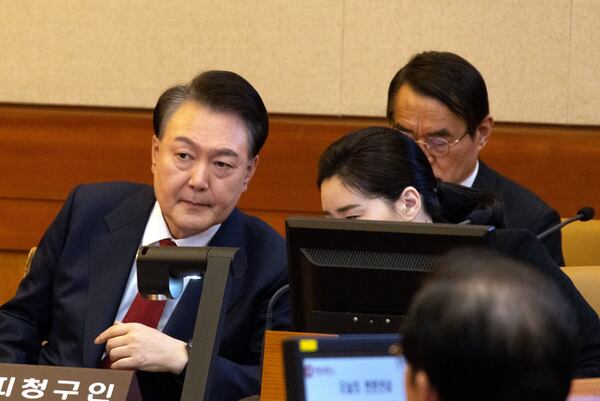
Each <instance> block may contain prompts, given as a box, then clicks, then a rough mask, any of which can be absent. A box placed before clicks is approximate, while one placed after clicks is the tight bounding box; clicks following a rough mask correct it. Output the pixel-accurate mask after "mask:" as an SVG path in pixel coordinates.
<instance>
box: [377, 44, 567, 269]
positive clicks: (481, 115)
mask: <svg viewBox="0 0 600 401" xmlns="http://www.w3.org/2000/svg"><path fill="white" fill-rule="evenodd" d="M387 118H388V120H389V123H390V125H391V126H392V127H394V128H396V129H397V130H399V131H400V132H402V133H403V134H405V135H408V136H409V137H411V138H413V139H414V140H415V141H416V142H417V143H418V144H419V145H421V148H422V149H423V151H424V152H425V154H426V155H427V158H428V159H429V162H430V163H431V167H432V168H433V172H434V174H435V176H436V177H437V178H438V179H440V180H442V181H446V182H453V183H457V184H462V185H464V186H467V187H473V188H475V189H479V190H482V191H486V192H492V193H494V194H495V195H496V196H497V199H498V200H499V201H500V202H501V203H502V205H503V207H504V211H505V218H506V226H507V227H508V228H524V229H527V230H529V231H531V232H532V233H534V234H536V235H537V234H540V233H542V232H543V231H545V230H546V229H547V228H549V227H551V226H553V225H555V224H558V223H560V217H559V215H558V213H557V212H556V211H555V210H554V209H552V208H551V207H550V206H548V205H547V204H546V203H545V202H544V201H542V200H541V199H540V198H539V197H537V196H536V195H535V194H534V193H532V192H530V191H529V190H527V189H526V188H524V187H522V186H521V185H519V184H517V183H515V182H514V181H511V180H509V179H508V178H506V177H504V176H502V175H501V174H499V173H498V172H496V171H494V170H492V169H491V168H489V167H488V166H487V165H485V164H484V163H483V162H482V161H481V160H479V152H480V151H481V149H483V147H484V146H485V145H486V143H487V141H488V139H489V137H490V134H491V132H492V128H493V125H494V120H493V118H492V116H491V115H490V113H489V104H488V96H487V89H486V86H485V81H484V80H483V77H482V76H481V74H480V73H479V71H477V69H476V68H475V67H473V65H471V64H470V63H469V62H468V61H466V60H465V59H463V58H462V57H460V56H458V55H456V54H453V53H447V52H433V51H430V52H424V53H420V54H417V55H416V56H414V57H413V58H412V59H411V60H410V61H409V62H408V64H406V65H405V66H404V67H402V68H401V69H400V70H399V71H398V72H397V73H396V75H395V76H394V78H393V79H392V81H391V83H390V87H389V91H388V103H387ZM542 242H543V243H544V245H545V247H546V248H547V249H548V252H549V253H550V255H551V256H552V258H553V259H554V261H555V262H556V263H557V264H558V265H559V266H563V265H564V259H563V255H562V249H561V236H560V231H557V232H556V233H554V234H552V235H549V236H547V237H546V238H544V240H543V241H542Z"/></svg>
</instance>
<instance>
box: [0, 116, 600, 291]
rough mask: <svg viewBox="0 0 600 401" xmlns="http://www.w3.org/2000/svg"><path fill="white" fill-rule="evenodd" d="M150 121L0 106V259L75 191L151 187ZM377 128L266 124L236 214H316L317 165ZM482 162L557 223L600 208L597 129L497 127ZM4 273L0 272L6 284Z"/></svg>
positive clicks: (280, 225) (348, 122)
mask: <svg viewBox="0 0 600 401" xmlns="http://www.w3.org/2000/svg"><path fill="white" fill-rule="evenodd" d="M151 118H152V117H151V111H149V110H121V109H102V108H77V107H41V106H16V105H4V106H0V149H1V150H0V250H1V251H5V252H18V253H20V254H21V255H22V253H23V252H25V251H27V250H28V249H29V248H30V247H31V246H34V245H36V244H37V242H38V241H39V239H40V237H41V235H42V234H43V232H44V230H45V228H46V227H47V226H48V224H50V222H51V221H52V219H53V217H54V215H55V214H56V213H57V211H58V209H59V208H60V206H61V204H62V202H63V201H64V199H65V198H66V196H67V194H68V192H69V191H70V189H71V188H72V187H73V186H75V185H77V184H79V183H84V182H97V181H110V180H129V181H140V182H147V183H151V182H152V177H151V173H150V168H149V166H150V141H151V136H152V124H151ZM375 124H385V121H384V120H382V119H372V118H345V117H341V118H335V117H314V116H286V115H273V116H271V126H270V129H271V132H270V136H269V139H268V141H267V143H266V145H265V148H264V149H263V151H262V152H261V155H260V163H259V167H258V171H257V174H256V176H255V177H254V179H253V181H252V183H251V185H250V189H249V190H248V192H247V193H245V194H244V195H243V197H242V199H241V202H240V207H241V208H242V209H244V210H245V211H247V212H248V213H250V214H254V215H256V216H258V217H261V218H262V219H264V220H265V221H267V222H268V223H269V224H271V225H272V226H273V227H275V228H276V229H277V230H278V231H279V232H280V233H283V232H284V220H285V218H286V217H287V216H290V215H307V214H308V215H318V214H320V200H319V194H318V191H317V188H316V186H315V177H316V164H317V160H318V157H319V155H320V154H321V152H322V151H323V149H325V147H326V146H327V145H328V144H330V143H331V142H332V141H333V140H335V139H336V138H338V137H340V136H341V135H343V134H344V133H346V132H348V131H350V130H353V129H356V128H359V127H364V126H368V125H375ZM482 158H483V159H484V160H485V161H486V162H487V163H488V164H490V165H491V166H492V167H494V168H496V169H497V170H499V171H501V172H502V173H504V174H505V175H507V176H509V177H511V178H513V179H514V180H516V181H518V182H520V183H522V184H524V185H525V186H527V187H529V188H530V189H532V190H533V191H534V192H536V193H538V194H539V195H540V196H541V197H542V198H544V199H545V200H547V201H548V202H549V203H550V204H551V205H552V206H554V207H555V208H557V210H558V211H559V213H560V214H561V215H562V216H570V215H573V214H574V213H575V212H576V211H577V210H578V209H579V208H580V207H581V206H583V205H591V206H596V207H598V208H600V185H598V183H597V181H598V177H600V163H599V161H600V127H569V126H549V125H524V124H507V123H504V124H502V123H500V124H497V125H496V128H495V130H494V133H493V136H492V139H491V140H490V142H489V143H488V145H487V147H486V148H485V149H484V152H483V154H482ZM20 257H22V256H20ZM0 263H3V262H1V261H0ZM6 268H7V266H5V265H4V264H2V265H0V275H1V277H3V279H4V280H6V279H8V277H9V276H10V275H8V273H6ZM11 277H18V274H17V275H14V274H13V275H12V276H11ZM11 285H12V284H11Z"/></svg>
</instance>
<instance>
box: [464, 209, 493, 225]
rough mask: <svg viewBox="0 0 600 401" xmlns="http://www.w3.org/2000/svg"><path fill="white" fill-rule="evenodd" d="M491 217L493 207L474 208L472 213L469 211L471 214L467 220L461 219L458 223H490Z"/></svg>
mask: <svg viewBox="0 0 600 401" xmlns="http://www.w3.org/2000/svg"><path fill="white" fill-rule="evenodd" d="M491 219H492V208H490V207H485V208H483V209H477V210H473V211H472V212H471V213H469V215H468V216H467V218H466V219H465V220H463V221H461V222H460V223H458V224H462V225H465V224H476V225H482V224H488V223H489V222H490V220H491Z"/></svg>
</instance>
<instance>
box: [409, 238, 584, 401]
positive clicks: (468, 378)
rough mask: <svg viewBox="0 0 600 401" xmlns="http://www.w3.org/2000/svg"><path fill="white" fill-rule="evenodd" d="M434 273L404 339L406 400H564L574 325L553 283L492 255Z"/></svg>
mask: <svg viewBox="0 0 600 401" xmlns="http://www.w3.org/2000/svg"><path fill="white" fill-rule="evenodd" d="M438 266H439V267H438V268H437V269H436V271H435V273H434V274H433V275H432V277H431V279H430V280H429V281H428V283H427V284H426V285H425V286H424V287H423V289H422V290H421V291H420V292H419V294H418V295H417V296H416V297H415V299H414V301H413V304H412V306H411V309H410V311H409V316H408V321H407V325H406V327H405V331H404V336H403V340H402V348H403V351H404V356H405V358H406V361H407V363H408V369H407V373H406V378H405V379H406V388H407V396H408V400H409V401H420V400H427V401H436V400H440V401H459V400H460V401H475V400H483V399H485V400H486V401H525V400H527V401H538V400H539V401H563V400H565V399H566V397H567V394H568V391H569V388H570V382H571V378H572V374H573V371H574V368H575V360H576V349H577V347H576V340H575V338H576V331H577V326H576V324H577V323H576V320H575V318H574V317H573V316H572V313H570V312H569V308H568V303H567V301H566V300H565V299H564V297H563V295H562V293H560V291H559V289H558V288H557V287H556V286H555V285H554V283H552V282H550V281H549V280H548V279H546V277H544V276H542V275H540V274H539V273H538V272H536V271H534V270H533V269H532V268H529V267H528V266H526V265H523V264H521V263H518V262H515V261H513V260H511V259H509V258H506V257H503V256H500V255H499V254H496V253H492V252H491V251H483V250H460V251H454V252H452V253H450V254H449V255H448V256H447V257H446V258H445V259H444V260H443V261H442V262H441V263H440V264H439V265H438Z"/></svg>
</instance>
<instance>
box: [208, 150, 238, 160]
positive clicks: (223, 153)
mask: <svg viewBox="0 0 600 401" xmlns="http://www.w3.org/2000/svg"><path fill="white" fill-rule="evenodd" d="M210 154H211V156H213V157H214V156H217V157H218V156H229V157H235V158H237V159H239V157H240V155H238V154H237V153H236V152H235V151H233V150H231V149H229V148H219V149H215V150H213V151H211V152H210Z"/></svg>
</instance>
